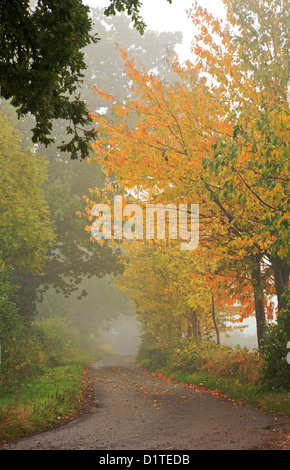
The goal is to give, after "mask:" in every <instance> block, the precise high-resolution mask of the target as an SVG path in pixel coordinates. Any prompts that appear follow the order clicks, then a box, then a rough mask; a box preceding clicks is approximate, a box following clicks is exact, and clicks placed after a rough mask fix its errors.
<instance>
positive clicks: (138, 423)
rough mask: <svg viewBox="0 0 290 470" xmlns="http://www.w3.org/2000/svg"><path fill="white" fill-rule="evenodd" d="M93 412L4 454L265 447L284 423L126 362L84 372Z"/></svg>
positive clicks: (117, 359) (108, 363)
mask: <svg viewBox="0 0 290 470" xmlns="http://www.w3.org/2000/svg"><path fill="white" fill-rule="evenodd" d="M89 378H90V379H91V381H92V382H93V384H94V393H95V397H94V398H95V406H94V407H93V408H92V409H91V411H90V412H88V413H87V414H85V415H83V416H81V417H80V418H78V419H76V420H74V421H72V422H70V423H69V424H67V425H64V426H61V427H59V428H57V429H54V430H51V431H48V432H45V433H42V434H39V435H36V436H32V437H29V438H25V439H21V440H19V441H17V442H14V443H11V444H10V445H9V446H7V447H5V449H6V450H9V449H11V450H14V449H16V450H24V449H25V450H31V449H34V450H71V449H72V450H80V449H84V450H98V449H100V450H110V449H112V450H113V449H114V450H131V449H139V450H144V449H147V450H166V449H176V450H190V449H193V450H194V449H196V450H199V449H201V450H222V449H226V450H232V449H235V450H237V449H239V450H242V449H256V448H262V447H263V446H264V445H266V447H267V444H266V443H267V442H268V440H269V438H273V436H275V435H278V433H279V430H281V428H282V427H283V426H285V423H286V426H288V424H289V422H288V421H287V420H285V419H282V418H278V419H277V418H275V417H274V416H272V415H270V414H267V413H265V412H262V411H259V410H257V409H255V408H252V407H248V406H240V405H235V404H234V403H232V402H231V401H229V400H226V399H222V398H219V397H217V396H214V395H212V394H209V393H206V392H203V391H200V390H197V389H193V388H189V387H188V386H183V385H181V384H175V383H171V382H168V381H166V380H163V379H162V378H158V377H156V376H153V375H152V374H150V373H148V372H146V371H144V370H143V369H142V368H140V367H139V366H137V365H136V364H135V363H134V361H133V359H132V358H131V357H128V356H126V357H122V356H121V357H115V358H110V359H105V360H102V361H98V362H96V363H95V364H93V365H92V366H91V367H90V371H89Z"/></svg>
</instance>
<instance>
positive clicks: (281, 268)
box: [270, 257, 290, 311]
mask: <svg viewBox="0 0 290 470" xmlns="http://www.w3.org/2000/svg"><path fill="white" fill-rule="evenodd" d="M270 261H271V265H272V269H273V274H274V280H275V289H276V294H277V300H278V311H280V310H281V296H282V294H283V292H284V290H285V289H289V275H290V268H289V266H288V264H287V263H286V262H285V261H282V260H281V259H280V258H278V257H275V258H271V259H270Z"/></svg>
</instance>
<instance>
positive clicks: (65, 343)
mask: <svg viewBox="0 0 290 470" xmlns="http://www.w3.org/2000/svg"><path fill="white" fill-rule="evenodd" d="M36 328H37V336H38V339H39V342H40V344H41V347H42V351H43V354H44V357H45V362H46V364H47V365H48V366H57V365H61V364H64V363H65V362H67V361H68V360H70V359H72V358H74V357H76V356H77V355H78V354H79V353H80V349H81V348H80V335H79V333H78V332H77V330H76V329H75V328H73V327H72V326H70V325H68V324H67V323H66V321H65V319H64V318H62V317H58V316H54V317H49V318H43V319H42V320H41V322H40V323H38V324H37V325H36Z"/></svg>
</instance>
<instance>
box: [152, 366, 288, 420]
mask: <svg viewBox="0 0 290 470" xmlns="http://www.w3.org/2000/svg"><path fill="white" fill-rule="evenodd" d="M159 372H161V373H162V374H164V376H166V377H168V378H170V379H172V380H174V381H175V382H179V383H185V384H189V385H196V386H199V387H203V388H205V389H206V390H209V391H214V392H215V393H216V394H220V395H224V396H226V397H227V398H229V399H231V400H234V401H235V402H237V403H244V404H248V405H253V406H257V407H259V408H262V409H265V410H267V411H270V412H275V413H278V414H285V415H287V416H290V394H289V392H287V391H285V392H283V391H281V392H277V391H276V392H266V391H264V390H263V389H262V388H260V387H259V386H256V385H253V384H247V383H243V382H241V381H239V380H237V379H234V378H225V377H219V376H214V375H210V374H197V373H195V374H188V373H186V372H180V371H176V370H174V369H171V368H168V367H167V368H164V369H161V370H160V371H159Z"/></svg>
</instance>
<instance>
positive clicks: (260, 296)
mask: <svg viewBox="0 0 290 470" xmlns="http://www.w3.org/2000/svg"><path fill="white" fill-rule="evenodd" d="M252 286H253V290H254V299H255V314H256V325H257V339H258V346H259V349H261V348H262V347H263V344H264V340H265V333H266V315H265V305H264V292H263V286H262V276H261V264H260V260H255V265H254V269H253V270H252Z"/></svg>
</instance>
